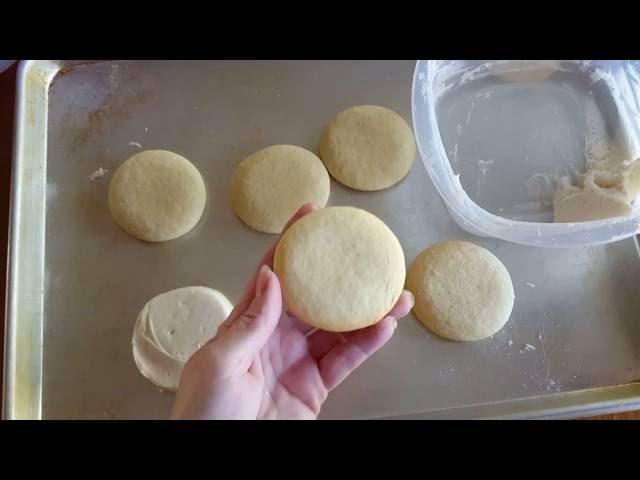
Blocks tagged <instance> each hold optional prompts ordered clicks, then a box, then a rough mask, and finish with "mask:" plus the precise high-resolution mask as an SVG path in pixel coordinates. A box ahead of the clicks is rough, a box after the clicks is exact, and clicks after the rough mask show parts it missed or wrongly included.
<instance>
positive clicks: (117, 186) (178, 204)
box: [109, 150, 207, 242]
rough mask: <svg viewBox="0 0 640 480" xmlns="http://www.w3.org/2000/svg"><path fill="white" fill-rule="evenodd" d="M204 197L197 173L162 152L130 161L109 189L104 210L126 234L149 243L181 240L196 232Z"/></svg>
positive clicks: (184, 161) (142, 154)
mask: <svg viewBox="0 0 640 480" xmlns="http://www.w3.org/2000/svg"><path fill="white" fill-rule="evenodd" d="M206 202H207V192H206V187H205V184H204V180H203V179H202V176H201V175H200V172H199V171H198V169H197V168H196V167H195V166H194V165H193V164H192V163H191V162H189V161H188V160H187V159H186V158H184V157H182V156H180V155H178V154H177V153H173V152H169V151H166V150H147V151H144V152H140V153H138V154H136V155H133V156H132V157H130V158H129V159H127V160H126V161H125V162H124V163H123V164H122V165H120V167H118V169H117V170H116V172H115V174H114V175H113V178H112V179H111V183H110V184H109V209H110V210H111V215H112V216H113V218H114V219H115V221H116V222H117V223H118V225H120V226H121V227H122V228H123V229H124V230H125V231H126V232H128V233H129V234H130V235H133V236H134V237H136V238H139V239H141V240H145V241H148V242H163V241H167V240H173V239H174V238H178V237H181V236H182V235H184V234H185V233H187V232H189V231H190V230H191V229H192V228H193V227H195V226H196V224H197V223H198V221H199V220H200V218H201V217H202V214H203V212H204V209H205V206H206Z"/></svg>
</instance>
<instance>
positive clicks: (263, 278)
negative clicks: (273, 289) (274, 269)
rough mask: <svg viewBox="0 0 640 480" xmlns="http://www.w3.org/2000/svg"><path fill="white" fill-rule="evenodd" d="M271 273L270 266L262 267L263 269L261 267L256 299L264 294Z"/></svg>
mask: <svg viewBox="0 0 640 480" xmlns="http://www.w3.org/2000/svg"><path fill="white" fill-rule="evenodd" d="M270 273H271V269H270V268H269V265H262V267H260V272H259V273H258V281H257V282H256V297H259V296H260V295H262V294H263V293H264V289H265V288H266V286H267V283H268V280H269V274H270Z"/></svg>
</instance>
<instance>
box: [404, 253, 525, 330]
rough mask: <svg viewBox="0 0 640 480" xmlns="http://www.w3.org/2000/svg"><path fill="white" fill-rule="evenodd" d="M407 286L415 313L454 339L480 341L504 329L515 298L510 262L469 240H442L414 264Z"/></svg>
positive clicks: (427, 324) (421, 254) (425, 322)
mask: <svg viewBox="0 0 640 480" xmlns="http://www.w3.org/2000/svg"><path fill="white" fill-rule="evenodd" d="M407 288H408V289H409V291H411V293H413V295H414V296H415V300H416V303H415V306H414V313H415V315H416V316H417V317H418V320H420V321H421V322H422V323H423V324H424V325H425V326H426V327H427V328H428V329H429V330H431V331H432V332H433V333H435V334H436V335H439V336H441V337H444V338H448V339H450V340H458V341H475V340H482V339H483V338H487V337H490V336H491V335H493V334H494V333H496V332H498V331H499V330H500V329H501V328H502V327H503V326H504V324H505V323H506V322H507V320H508V319H509V316H510V315H511V310H512V308H513V302H514V299H515V296H514V292H513V284H512V283H511V277H510V276H509V272H508V271H507V269H506V268H505V266H504V265H503V264H502V263H501V262H500V260H498V258H496V257H495V256H494V255H493V254H492V253H491V252H489V251H488V250H486V249H484V248H482V247H479V246H477V245H474V244H472V243H468V242H460V241H448V242H442V243H437V244H435V245H433V246H431V247H429V248H427V249H426V250H424V251H422V252H421V253H420V254H419V255H418V256H417V257H416V259H415V260H414V261H413V263H412V264H411V267H410V268H409V272H408V274H407Z"/></svg>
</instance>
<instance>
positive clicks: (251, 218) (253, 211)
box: [230, 145, 330, 233]
mask: <svg viewBox="0 0 640 480" xmlns="http://www.w3.org/2000/svg"><path fill="white" fill-rule="evenodd" d="M329 183H330V182H329V174H328V173H327V169H326V168H325V167H324V165H323V163H322V161H320V159H319V158H318V157H317V156H316V155H315V154H313V153H312V152H310V151H308V150H305V149H304V148H301V147H296V146H294V145H274V146H271V147H267V148H264V149H262V150H259V151H257V152H256V153H254V154H253V155H251V156H249V157H247V158H246V159H245V160H243V161H242V162H241V163H240V164H239V165H238V168H237V169H236V171H235V173H234V174H233V177H232V178H231V188H230V199H231V208H232V209H233V211H234V212H235V214H236V215H237V216H238V217H239V218H240V220H242V221H243V222H244V223H245V224H246V225H247V226H249V227H251V228H253V229H254V230H258V231H260V232H265V233H281V232H282V230H283V229H284V226H285V225H286V223H287V222H288V221H289V219H290V218H291V217H292V216H293V214H294V213H296V212H297V211H298V209H299V208H300V207H302V206H303V205H304V204H306V203H309V202H314V203H315V204H316V205H318V206H319V207H324V206H325V205H326V204H327V200H328V199H329Z"/></svg>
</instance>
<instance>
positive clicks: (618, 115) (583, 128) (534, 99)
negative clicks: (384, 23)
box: [412, 60, 640, 247]
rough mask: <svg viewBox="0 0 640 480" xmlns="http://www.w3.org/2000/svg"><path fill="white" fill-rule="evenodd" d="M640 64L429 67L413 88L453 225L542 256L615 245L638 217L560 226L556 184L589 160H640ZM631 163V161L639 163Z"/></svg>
mask: <svg viewBox="0 0 640 480" xmlns="http://www.w3.org/2000/svg"><path fill="white" fill-rule="evenodd" d="M639 70H640V62H638V61H504V60H500V61H489V60H486V61H466V60H420V61H418V62H417V65H416V69H415V73H414V78H413V87H412V109H413V124H414V130H415V133H416V140H417V143H418V149H419V151H420V155H421V157H422V161H423V162H424V165H425V167H426V169H427V172H428V173H429V176H430V177H431V180H432V181H433V184H434V186H435V188H436V189H437V190H438V192H439V193H440V195H441V197H442V198H443V200H444V202H445V204H446V206H447V208H448V210H449V211H450V213H451V215H452V216H453V218H454V220H455V221H456V222H457V223H458V224H459V225H460V226H461V227H462V228H464V229H465V230H467V231H469V232H471V233H473V234H475V235H479V236H484V237H494V238H499V239H502V240H506V241H509V242H514V243H519V244H524V245H533V246H540V247H574V246H581V245H595V244H602V243H610V242H614V241H617V240H621V239H624V238H628V237H631V236H633V235H635V234H637V233H639V232H640V208H639V206H638V201H637V199H636V201H635V204H634V214H633V215H632V216H630V217H624V218H615V219H607V220H598V221H592V222H579V223H553V206H552V199H553V192H554V190H555V181H556V180H557V179H558V178H559V177H560V176H563V175H569V176H570V177H571V176H574V177H575V175H577V174H579V173H584V171H585V164H586V160H585V158H586V155H587V154H588V152H589V151H591V150H593V149H597V148H600V149H602V148H613V146H615V145H618V144H621V143H622V144H624V147H625V148H627V149H628V152H629V154H630V155H634V158H636V157H639V156H640V75H639V74H638V71H639ZM630 160H632V159H630Z"/></svg>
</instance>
